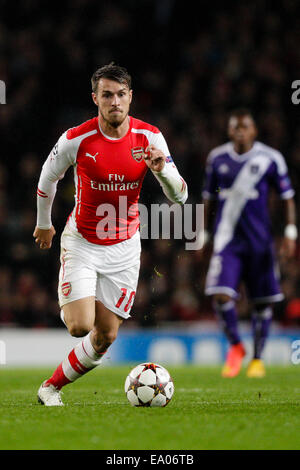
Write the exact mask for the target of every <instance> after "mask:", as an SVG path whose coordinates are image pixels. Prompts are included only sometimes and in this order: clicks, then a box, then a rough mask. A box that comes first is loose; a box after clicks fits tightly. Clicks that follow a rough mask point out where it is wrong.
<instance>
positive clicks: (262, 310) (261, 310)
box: [247, 304, 273, 378]
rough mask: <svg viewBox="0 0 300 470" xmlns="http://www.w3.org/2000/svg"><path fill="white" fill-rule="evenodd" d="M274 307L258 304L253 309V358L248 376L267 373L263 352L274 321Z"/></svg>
mask: <svg viewBox="0 0 300 470" xmlns="http://www.w3.org/2000/svg"><path fill="white" fill-rule="evenodd" d="M272 307H273V306H272V304H257V305H255V307H254V310H253V311H252V335H253V359H252V361H251V362H250V364H249V366H248V369H247V376H248V377H251V378H260V377H264V376H265V375H266V371H265V366H264V363H263V361H262V352H263V350H264V347H265V344H266V340H267V338H268V336H269V331H270V326H271V323H272V316H273V308H272Z"/></svg>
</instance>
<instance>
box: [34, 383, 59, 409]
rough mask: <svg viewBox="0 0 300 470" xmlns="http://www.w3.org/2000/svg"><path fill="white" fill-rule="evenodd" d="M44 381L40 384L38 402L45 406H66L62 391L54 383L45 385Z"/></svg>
mask: <svg viewBox="0 0 300 470" xmlns="http://www.w3.org/2000/svg"><path fill="white" fill-rule="evenodd" d="M44 383H45V382H43V383H42V385H41V386H40V388H39V391H38V394H37V396H38V402H39V403H41V404H42V405H45V406H64V404H63V402H62V399H61V396H60V395H61V393H62V392H61V391H60V390H57V388H55V387H54V385H52V384H49V385H47V387H44V386H43V385H44Z"/></svg>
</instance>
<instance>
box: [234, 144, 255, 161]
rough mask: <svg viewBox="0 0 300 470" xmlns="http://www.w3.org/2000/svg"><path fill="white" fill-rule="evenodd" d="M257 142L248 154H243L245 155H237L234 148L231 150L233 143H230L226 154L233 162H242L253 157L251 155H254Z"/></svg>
mask: <svg viewBox="0 0 300 470" xmlns="http://www.w3.org/2000/svg"><path fill="white" fill-rule="evenodd" d="M257 144H258V142H256V141H255V142H254V143H253V145H252V147H251V149H250V150H248V152H245V153H237V152H236V151H235V150H234V148H233V143H232V142H228V153H229V155H230V156H231V158H233V160H236V161H239V162H240V161H244V160H247V159H248V158H250V157H253V155H254V154H255V153H256V151H257V146H258V145H257Z"/></svg>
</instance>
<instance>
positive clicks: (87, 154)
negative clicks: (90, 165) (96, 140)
mask: <svg viewBox="0 0 300 470" xmlns="http://www.w3.org/2000/svg"><path fill="white" fill-rule="evenodd" d="M97 155H98V152H97V153H95V155H91V154H90V153H86V154H85V156H86V157H90V158H92V159H93V160H94V162H95V163H96V157H97Z"/></svg>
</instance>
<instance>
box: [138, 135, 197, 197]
mask: <svg viewBox="0 0 300 470" xmlns="http://www.w3.org/2000/svg"><path fill="white" fill-rule="evenodd" d="M169 159H170V157H169ZM144 160H145V162H146V164H147V166H148V167H149V168H150V169H151V171H152V173H153V175H154V176H155V178H156V179H157V180H158V181H159V184H160V185H161V187H162V190H163V192H164V194H165V195H166V196H167V198H168V199H169V200H170V201H172V202H177V203H179V204H184V203H185V201H186V200H187V197H188V190H187V184H186V182H185V181H184V179H183V178H182V177H181V176H180V174H179V171H178V170H177V168H176V166H175V164H174V162H173V161H172V159H170V161H169V162H167V156H166V155H165V153H164V152H163V151H162V150H161V149H159V148H157V147H156V146H155V145H153V144H151V145H149V146H148V147H147V148H146V156H145V157H144Z"/></svg>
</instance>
